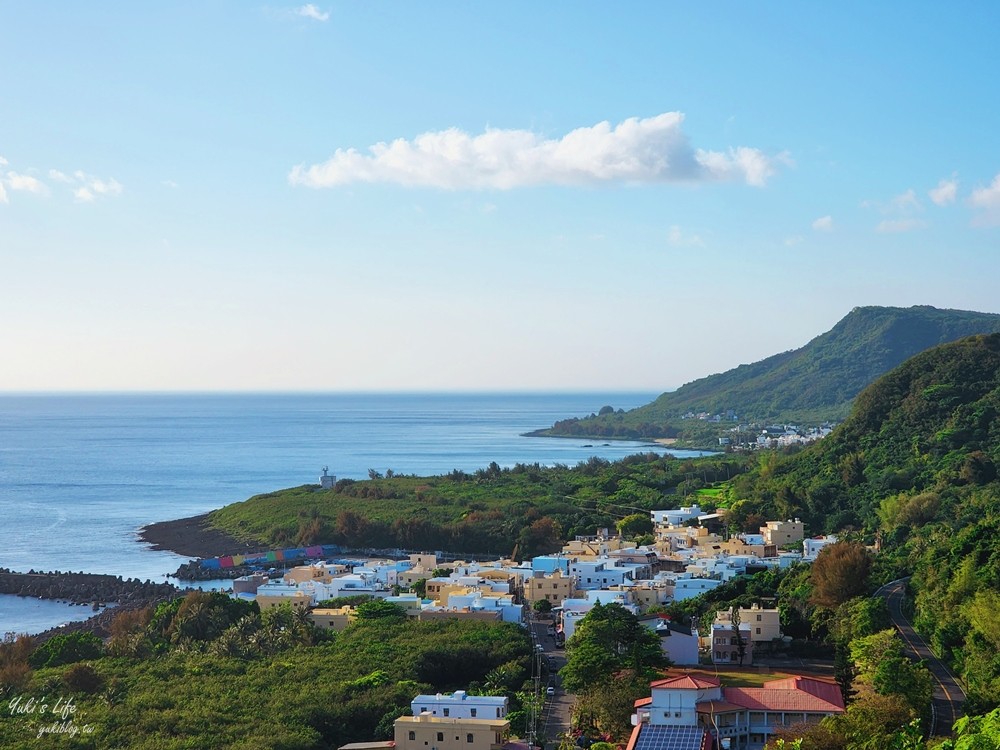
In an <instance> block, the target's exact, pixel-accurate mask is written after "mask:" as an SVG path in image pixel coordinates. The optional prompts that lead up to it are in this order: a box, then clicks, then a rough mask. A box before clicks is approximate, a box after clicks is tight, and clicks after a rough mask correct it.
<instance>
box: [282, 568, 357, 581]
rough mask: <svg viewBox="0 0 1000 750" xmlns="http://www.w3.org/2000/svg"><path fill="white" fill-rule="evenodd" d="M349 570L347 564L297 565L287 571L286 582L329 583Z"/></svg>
mask: <svg viewBox="0 0 1000 750" xmlns="http://www.w3.org/2000/svg"><path fill="white" fill-rule="evenodd" d="M347 572H349V571H348V569H347V566H345V565H327V564H326V563H316V564H315V565H297V566H295V567H294V568H292V569H291V570H288V571H286V572H285V575H284V579H285V582H286V583H305V582H306V581H318V582H319V583H329V582H330V581H332V580H333V579H334V578H336V577H337V576H339V575H343V574H344V573H347Z"/></svg>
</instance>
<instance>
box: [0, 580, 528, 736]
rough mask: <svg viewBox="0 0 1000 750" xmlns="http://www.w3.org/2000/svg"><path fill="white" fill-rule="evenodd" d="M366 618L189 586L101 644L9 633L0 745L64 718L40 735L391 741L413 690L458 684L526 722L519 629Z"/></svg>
mask: <svg viewBox="0 0 1000 750" xmlns="http://www.w3.org/2000/svg"><path fill="white" fill-rule="evenodd" d="M367 615H368V616H366V617H363V618H361V619H359V620H358V622H357V623H356V624H354V625H352V626H351V627H350V628H348V629H347V630H346V631H344V632H343V633H340V634H336V635H329V634H326V633H320V632H318V631H315V630H314V629H313V628H311V627H310V626H309V625H308V623H307V622H306V621H305V618H304V617H302V616H301V615H300V614H297V613H295V612H293V611H292V610H291V609H289V608H287V607H283V608H277V609H271V610H267V611H265V612H263V613H260V612H258V611H257V607H256V605H255V604H252V605H251V604H245V603H240V602H235V601H233V600H230V599H228V597H225V596H223V595H220V594H200V593H195V594H189V595H188V596H187V597H185V598H183V599H177V600H175V601H172V602H168V603H165V604H163V605H161V606H160V607H159V608H157V609H156V610H155V611H152V610H147V611H145V612H126V613H124V614H123V615H120V616H119V620H118V621H116V624H115V628H114V632H115V634H114V637H113V638H112V639H111V641H110V643H109V644H108V645H107V647H106V648H105V647H103V646H101V645H100V644H99V642H98V644H96V646H95V644H94V642H93V641H92V640H91V639H89V638H87V637H86V636H85V635H79V634H78V635H74V636H71V637H67V638H66V639H63V640H62V641H61V642H59V643H55V644H53V641H49V642H48V643H47V644H46V645H44V646H41V647H36V646H35V645H34V644H32V642H31V640H30V639H27V638H21V639H20V640H17V641H8V642H6V643H3V644H0V698H2V700H3V703H2V705H3V709H4V710H3V711H0V747H4V748H10V749H11V750H16V749H17V748H25V749H26V748H34V747H38V746H40V745H41V746H49V745H48V744H45V743H44V740H43V741H42V742H40V741H39V739H38V732H39V730H40V729H42V728H46V727H52V726H53V725H59V724H62V723H63V721H64V720H68V722H69V724H68V726H69V727H70V728H75V730H76V733H75V736H72V737H71V736H70V735H69V734H68V733H67V730H64V731H63V732H62V733H61V736H60V737H57V738H55V739H49V744H52V745H53V746H54V745H55V744H59V745H60V746H61V747H67V748H74V749H82V748H108V747H114V748H123V749H124V748H130V749H131V748H135V749H137V750H138V749H146V748H148V749H150V750H152V749H153V748H156V750H160V749H161V748H195V747H196V748H199V749H202V748H204V749H206V750H211V748H248V749H249V748H262V747H267V748H288V749H292V748H295V749H296V750H299V749H301V750H305V749H310V748H328V747H338V746H340V745H342V744H345V743H347V742H352V741H370V740H371V739H373V738H376V737H378V738H383V739H384V738H391V736H392V722H393V720H395V718H396V717H398V716H401V715H403V714H404V713H408V709H409V703H410V700H412V699H413V697H414V696H416V695H417V694H419V693H421V692H432V693H433V692H437V691H444V690H454V689H458V688H468V687H471V689H472V690H473V691H476V690H479V691H484V692H489V693H493V694H509V695H510V696H511V697H512V699H513V700H512V707H513V708H514V709H515V711H514V714H513V717H512V719H511V720H512V724H513V722H517V721H522V722H523V711H521V710H520V709H521V708H522V703H523V702H522V699H528V698H529V694H527V693H520V692H519V691H520V690H521V689H522V686H524V684H525V680H526V679H527V678H528V676H529V675H528V671H527V670H528V668H529V666H530V661H531V658H532V656H531V644H530V641H529V639H528V637H527V635H526V634H525V633H524V632H523V631H522V630H521V629H519V628H518V627H517V626H515V625H511V624H505V623H499V624H488V623H481V622H470V621H460V620H451V621H435V622H415V621H407V620H405V618H404V617H402V616H401V615H400V614H399V613H398V612H394V611H391V610H389V611H386V608H385V607H382V608H377V607H376V608H372V610H371V611H369V612H368V613H367ZM53 640H54V639H53ZM95 649H96V650H95ZM32 665H35V668H33V666H32ZM528 686H529V687H530V681H529V682H528ZM57 703H58V704H59V706H58V707H57V705H56V704H57ZM43 705H44V706H47V708H46V709H44V710H43V709H42V706H43ZM67 705H71V707H72V708H71V709H66V706H67ZM19 706H20V707H21V708H26V707H27V708H26V710H24V711H23V712H18V710H17V707H19ZM514 730H515V731H523V725H522V726H520V727H518V726H517V725H516V724H514ZM55 731H56V732H58V731H59V730H55Z"/></svg>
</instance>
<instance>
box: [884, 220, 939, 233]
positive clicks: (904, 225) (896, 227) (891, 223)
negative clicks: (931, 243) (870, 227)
mask: <svg viewBox="0 0 1000 750" xmlns="http://www.w3.org/2000/svg"><path fill="white" fill-rule="evenodd" d="M926 228H927V222H926V221H924V220H923V219H915V218H912V217H910V218H905V219H885V220H884V221H880V222H879V223H878V226H876V227H875V231H876V232H879V233H880V234H899V233H900V232H912V231H914V230H917V229H926Z"/></svg>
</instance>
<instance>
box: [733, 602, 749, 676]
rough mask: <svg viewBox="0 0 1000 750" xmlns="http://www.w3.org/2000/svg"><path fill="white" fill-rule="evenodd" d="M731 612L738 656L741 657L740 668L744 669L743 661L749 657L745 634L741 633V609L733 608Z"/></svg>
mask: <svg viewBox="0 0 1000 750" xmlns="http://www.w3.org/2000/svg"><path fill="white" fill-rule="evenodd" d="M729 611H730V613H731V614H730V616H731V618H732V622H733V636H734V637H735V638H736V655H737V656H738V657H739V660H740V666H741V667H742V666H743V660H744V659H745V658H746V657H747V644H746V641H744V640H743V634H742V633H740V622H741V620H740V609H739V607H732V608H731V609H730V610H729Z"/></svg>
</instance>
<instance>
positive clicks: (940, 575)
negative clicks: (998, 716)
mask: <svg viewBox="0 0 1000 750" xmlns="http://www.w3.org/2000/svg"><path fill="white" fill-rule="evenodd" d="M998 465H1000V334H993V335H989V336H974V337H970V338H967V339H963V340H961V341H958V342H955V343H952V344H947V345H944V346H941V347H937V348H935V349H932V350H930V351H928V352H925V353H923V354H921V355H918V356H917V357H914V358H913V359H911V360H909V361H907V362H906V363H905V364H903V365H902V366H901V367H899V368H897V369H896V370H894V371H893V372H891V373H889V374H888V375H886V376H885V377H883V378H881V379H880V380H879V381H877V382H876V383H874V384H873V385H872V386H870V387H869V388H867V389H866V390H865V391H864V392H862V393H861V394H860V395H859V396H858V398H857V402H856V406H855V409H854V412H853V413H852V415H851V417H850V418H849V419H848V420H847V421H846V422H845V423H844V424H843V425H842V426H841V427H840V428H838V429H837V430H836V431H835V432H834V433H833V435H831V436H830V437H829V438H827V439H825V440H823V441H821V442H820V443H818V444H816V445H814V446H811V447H810V448H807V449H805V450H803V451H801V452H799V453H797V454H795V455H789V456H780V455H777V454H768V455H765V456H762V458H761V463H760V466H759V467H758V468H757V469H756V470H754V471H753V472H750V473H748V474H746V475H744V476H741V477H739V478H737V479H736V480H734V482H733V487H732V490H733V492H734V493H735V494H737V495H738V496H739V497H741V498H743V499H742V500H741V502H739V503H736V504H735V510H736V511H737V512H738V513H743V514H746V513H749V512H750V511H752V512H753V513H760V514H764V515H767V516H778V517H789V516H793V515H794V516H800V517H803V518H804V519H805V520H806V521H807V523H808V524H809V525H810V527H811V528H813V529H817V528H826V529H828V530H839V529H842V528H844V527H852V526H853V527H854V528H855V529H857V530H858V531H857V533H858V534H859V535H860V536H862V537H863V538H865V539H867V540H868V541H869V542H873V541H876V540H877V541H878V542H879V543H880V544H881V547H882V552H881V554H879V555H878V556H877V557H876V558H875V561H874V566H875V567H874V575H875V578H876V581H888V580H892V579H894V578H897V577H899V576H903V575H908V574H912V580H911V584H910V588H911V594H912V606H913V616H914V622H915V624H916V625H917V627H918V629H920V630H921V631H922V632H923V633H924V634H925V636H926V637H927V638H928V640H929V642H930V643H931V644H932V647H933V648H934V650H935V651H936V652H937V653H938V654H939V655H941V656H942V657H944V658H945V659H946V660H948V661H950V662H951V664H952V665H953V666H954V667H955V669H956V670H957V671H958V672H959V674H960V675H961V676H962V677H963V679H964V680H965V683H966V685H967V688H968V702H967V710H968V711H969V712H971V713H979V712H983V711H986V710H990V709H992V708H995V707H996V706H997V705H1000V658H998V657H997V653H998V649H1000V628H998V627H997V619H996V612H997V611H998V608H1000V533H998V532H1000V480H998V472H997V467H998Z"/></svg>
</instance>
